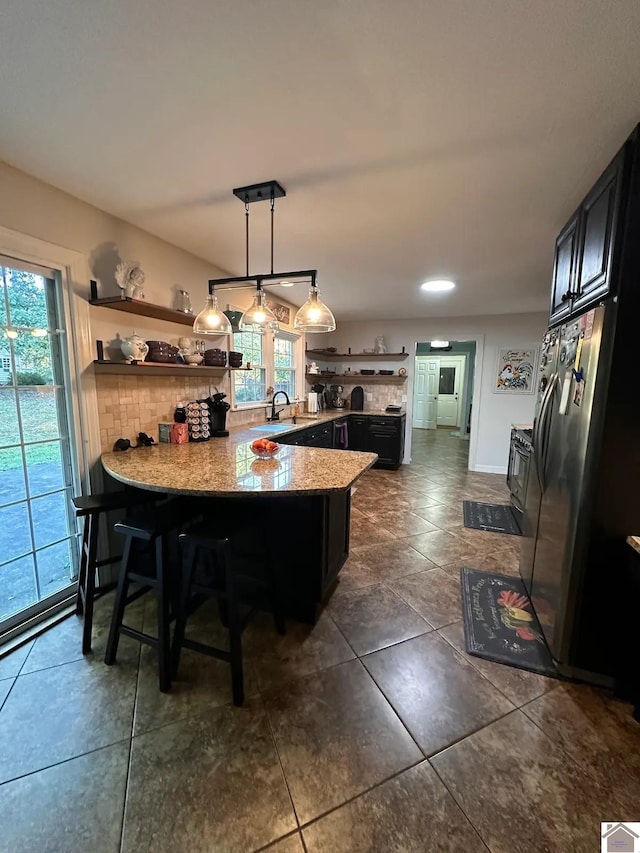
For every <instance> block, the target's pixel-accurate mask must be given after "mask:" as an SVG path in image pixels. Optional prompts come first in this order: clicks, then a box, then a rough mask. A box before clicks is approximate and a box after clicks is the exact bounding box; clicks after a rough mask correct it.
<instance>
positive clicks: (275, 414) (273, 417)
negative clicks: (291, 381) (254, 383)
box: [267, 391, 291, 423]
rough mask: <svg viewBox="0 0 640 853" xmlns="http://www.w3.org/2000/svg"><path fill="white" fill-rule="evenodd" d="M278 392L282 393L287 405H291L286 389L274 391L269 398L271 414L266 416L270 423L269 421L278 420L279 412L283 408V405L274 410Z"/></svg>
mask: <svg viewBox="0 0 640 853" xmlns="http://www.w3.org/2000/svg"><path fill="white" fill-rule="evenodd" d="M278 394H284V398H285V400H286V401H287V406H290V405H291V400H290V399H289V395H288V394H287V392H286V391H276V393H275V394H274V395H273V397H272V398H271V416H270V417H267V423H270V422H271V421H279V420H280V412H282V411H283V410H284V406H283V407H282V409H278V411H277V412H276V397H277V396H278Z"/></svg>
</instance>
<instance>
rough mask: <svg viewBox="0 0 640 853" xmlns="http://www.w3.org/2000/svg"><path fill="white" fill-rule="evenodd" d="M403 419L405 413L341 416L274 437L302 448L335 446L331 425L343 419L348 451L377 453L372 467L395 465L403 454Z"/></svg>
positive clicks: (398, 464) (391, 466) (400, 461)
mask: <svg viewBox="0 0 640 853" xmlns="http://www.w3.org/2000/svg"><path fill="white" fill-rule="evenodd" d="M406 420H407V419H406V416H405V415H401V416H399V417H398V416H385V415H375V416H373V415H345V416H344V417H343V418H340V420H339V421H329V422H328V423H324V424H318V425H317V426H312V427H306V428H305V429H301V430H298V431H297V432H292V433H291V434H290V435H283V436H278V441H279V442H280V443H281V444H297V445H302V446H303V447H336V444H335V440H334V425H335V424H336V423H344V422H345V421H346V423H347V429H348V432H349V450H360V451H364V452H368V453H377V454H378V461H377V462H376V464H375V467H376V468H399V467H400V465H402V459H403V457H404V433H405V426H406Z"/></svg>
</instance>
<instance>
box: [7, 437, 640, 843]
mask: <svg viewBox="0 0 640 853" xmlns="http://www.w3.org/2000/svg"><path fill="white" fill-rule="evenodd" d="M468 447H469V445H468V442H465V441H461V440H460V439H458V438H455V437H452V436H451V435H450V434H449V432H448V431H443V430H438V431H429V432H426V431H415V433H414V459H413V462H412V464H411V465H410V466H404V467H403V468H401V469H400V470H399V471H382V470H371V471H369V472H368V473H367V474H366V475H365V476H364V477H363V478H362V480H361V481H360V484H359V486H358V488H357V490H356V492H355V495H354V498H353V518H352V550H351V555H350V557H349V560H348V563H347V565H346V566H345V568H344V569H343V571H342V573H341V575H340V582H339V584H338V587H337V589H336V590H335V592H334V594H333V596H332V598H331V600H330V601H329V603H328V605H327V607H326V608H325V610H324V612H323V614H322V616H321V617H320V619H319V621H318V623H317V624H316V625H315V626H314V627H313V628H310V627H309V626H303V625H299V624H295V623H290V624H289V625H288V632H287V635H286V636H285V637H279V636H277V635H275V634H274V632H273V629H272V625H271V622H270V620H269V619H267V618H264V619H260V620H259V621H258V622H257V623H255V624H254V625H252V626H250V628H249V629H247V632H246V634H245V637H244V653H245V658H246V688H247V689H246V693H247V696H248V699H247V702H246V704H245V707H243V708H241V709H237V708H234V707H233V706H232V705H231V704H230V700H231V697H230V691H229V676H228V669H227V667H226V665H225V664H223V663H221V662H219V661H216V660H213V659H206V658H203V657H202V656H199V655H196V654H195V653H193V652H189V651H186V652H185V653H184V663H185V666H184V669H183V670H182V671H181V675H180V681H178V682H177V683H176V684H175V686H174V688H173V689H172V692H171V693H170V694H167V695H163V694H159V693H158V690H157V680H156V674H155V666H154V659H153V653H152V651H151V650H150V649H148V648H144V649H142V651H141V650H140V647H139V646H138V644H137V643H135V642H134V641H132V640H130V639H126V638H124V639H123V642H122V654H121V658H120V660H119V662H118V664H117V665H116V666H114V667H111V668H108V667H105V666H104V664H103V662H102V657H103V654H104V643H105V632H106V626H107V624H108V619H109V616H110V610H109V608H110V603H111V602H110V599H109V598H108V597H107V598H104V599H102V600H101V601H100V602H99V604H98V608H97V610H98V612H97V617H96V624H95V630H94V654H93V656H89V657H87V658H82V655H81V653H80V624H79V622H78V620H77V619H76V618H75V617H72V618H70V619H68V620H66V621H65V622H64V623H61V624H60V625H58V626H56V627H55V628H53V629H52V630H50V631H49V632H47V633H46V634H44V635H42V636H41V637H40V638H38V639H37V640H36V641H35V642H33V643H30V644H27V645H26V646H25V647H23V648H22V649H20V650H18V651H17V652H14V653H13V654H12V655H10V656H9V657H6V658H4V659H2V660H0V706H1V710H0V824H1V825H2V827H3V832H2V836H1V837H0V850H1V851H11V853H23V851H25V853H31V851H34V853H35V852H36V851H38V852H39V851H42V850H51V851H56V853H57V851H64V853H69V851H86V850H89V849H90V850H93V851H96V853H111V851H113V853H115V851H119V850H123V851H129V853H139V851H154V853H164V851H167V850H172V851H176V853H180V851H185V853H186V851H189V853H213V851H215V853H218V851H220V853H252V851H256V850H263V849H269V850H271V851H273V853H303V851H305V850H306V851H307V852H308V853H390V851H403V853H428V851H434V853H435V851H438V853H439V851H452V853H459V851H462V850H466V851H472V853H476V851H486V850H490V851H493V853H532V851H538V850H547V851H566V850H571V851H584V853H587V851H589V853H590V851H593V850H596V849H598V844H599V833H600V821H601V820H613V821H617V820H624V819H628V820H633V819H634V818H637V805H638V802H640V751H639V750H638V738H639V736H640V727H639V726H638V724H636V723H635V722H634V721H633V719H632V718H631V714H630V708H629V707H628V706H626V705H624V704H623V703H620V702H618V701H616V700H614V699H613V698H612V697H611V696H610V695H609V694H607V693H605V692H602V691H598V690H595V689H592V688H589V687H585V686H581V685H573V684H567V683H562V682H559V681H555V680H551V679H548V678H545V677H543V676H540V675H536V674H532V673H528V672H524V671H523V670H518V669H513V668H509V667H505V666H501V665H499V664H496V663H492V662H488V661H483V660H481V659H479V658H476V657H471V656H469V655H467V654H466V652H465V650H464V631H463V627H462V622H461V611H460V581H459V569H460V567H461V566H463V565H470V566H473V567H476V568H487V569H493V570H496V571H502V572H506V573H512V574H513V573H517V562H518V540H517V537H513V536H501V535H498V534H492V533H485V532H482V531H473V530H467V529H466V528H464V526H463V525H462V506H461V501H462V500H463V499H464V498H471V499H481V500H487V499H490V500H498V501H504V500H506V498H507V491H506V487H505V483H504V477H502V476H496V475H487V474H476V473H473V472H469V471H467V469H466V464H467V453H468ZM134 618H135V621H137V624H142V623H143V622H144V623H145V626H146V628H147V629H148V627H149V625H151V626H153V622H154V609H153V607H152V605H151V602H147V603H146V606H145V602H144V600H141V602H140V604H139V605H138V606H137V610H135V612H134ZM210 620H211V615H210V613H207V612H206V611H204V609H203V610H202V611H200V612H199V618H198V619H197V620H196V623H195V625H194V626H193V628H192V629H191V630H192V635H193V636H194V637H203V636H210V635H211V632H212V630H213V631H214V632H215V631H216V630H217V629H216V628H215V627H213V628H212V627H211V621H210ZM269 845H271V846H269Z"/></svg>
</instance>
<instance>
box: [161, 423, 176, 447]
mask: <svg viewBox="0 0 640 853" xmlns="http://www.w3.org/2000/svg"><path fill="white" fill-rule="evenodd" d="M172 426H173V424H158V441H161V442H163V443H164V444H168V443H169V442H170V441H171V427H172Z"/></svg>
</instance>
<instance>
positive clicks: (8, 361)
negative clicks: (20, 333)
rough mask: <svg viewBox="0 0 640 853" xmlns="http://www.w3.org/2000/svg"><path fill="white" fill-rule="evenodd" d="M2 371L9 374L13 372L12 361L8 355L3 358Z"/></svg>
mask: <svg viewBox="0 0 640 853" xmlns="http://www.w3.org/2000/svg"><path fill="white" fill-rule="evenodd" d="M2 370H3V371H4V372H5V373H8V372H9V371H10V370H11V359H10V358H9V356H8V355H3V356H2Z"/></svg>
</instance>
